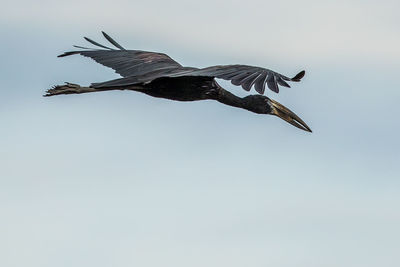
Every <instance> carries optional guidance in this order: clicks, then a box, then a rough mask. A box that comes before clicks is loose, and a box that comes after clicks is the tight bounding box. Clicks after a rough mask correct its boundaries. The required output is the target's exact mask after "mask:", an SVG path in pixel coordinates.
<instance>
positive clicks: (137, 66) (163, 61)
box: [58, 32, 182, 77]
mask: <svg viewBox="0 0 400 267" xmlns="http://www.w3.org/2000/svg"><path fill="white" fill-rule="evenodd" d="M102 33H103V35H104V37H105V38H106V39H107V40H108V41H109V42H110V43H111V44H112V45H113V46H115V47H116V48H117V49H114V48H110V47H107V46H105V45H102V44H99V43H97V42H95V41H93V40H91V39H89V38H87V37H85V40H86V41H88V42H90V43H92V44H93V45H96V46H98V47H101V48H103V49H90V48H86V47H81V46H75V47H77V48H81V49H83V50H80V51H71V52H65V53H64V54H61V55H59V56H58V57H65V56H70V55H75V54H80V55H82V56H85V57H90V58H92V59H93V60H95V61H96V62H98V63H100V64H102V65H104V66H106V67H109V68H112V69H113V70H115V72H116V73H118V74H120V75H121V76H123V77H129V76H142V75H147V74H148V73H150V72H158V73H160V74H161V73H163V72H168V71H170V70H171V69H177V68H181V67H182V66H181V65H180V64H179V63H178V62H176V61H175V60H173V59H172V58H170V57H169V56H167V55H166V54H162V53H154V52H147V51H140V50H125V49H124V48H123V47H122V46H121V45H120V44H118V43H117V42H116V41H115V40H114V39H112V38H111V37H110V36H108V35H107V34H106V33H105V32H102Z"/></svg>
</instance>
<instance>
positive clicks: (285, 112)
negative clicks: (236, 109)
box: [244, 95, 312, 132]
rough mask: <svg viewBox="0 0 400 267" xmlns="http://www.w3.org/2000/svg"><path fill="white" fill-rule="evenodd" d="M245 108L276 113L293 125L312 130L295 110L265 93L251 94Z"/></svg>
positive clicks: (264, 112)
mask: <svg viewBox="0 0 400 267" xmlns="http://www.w3.org/2000/svg"><path fill="white" fill-rule="evenodd" d="M244 102H245V108H246V109H247V110H249V111H252V112H255V113H258V114H271V115H275V116H277V117H279V118H281V119H283V120H285V121H287V122H288V123H290V124H292V125H293V126H295V127H297V128H299V129H302V130H304V131H307V132H312V131H311V129H310V127H308V125H307V124H306V123H305V122H304V121H303V120H302V119H300V118H299V116H297V115H296V114H295V113H294V112H292V111H290V110H289V109H288V108H287V107H285V106H284V105H282V104H280V103H278V102H276V101H274V100H272V99H269V98H268V97H266V96H263V95H249V96H246V97H245V98H244Z"/></svg>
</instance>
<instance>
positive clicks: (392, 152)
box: [0, 0, 400, 267]
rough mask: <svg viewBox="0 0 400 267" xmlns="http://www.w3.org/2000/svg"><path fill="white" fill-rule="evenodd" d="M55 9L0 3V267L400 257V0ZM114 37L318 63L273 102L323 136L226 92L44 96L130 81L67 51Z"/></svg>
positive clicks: (390, 262) (188, 55) (164, 47)
mask: <svg viewBox="0 0 400 267" xmlns="http://www.w3.org/2000/svg"><path fill="white" fill-rule="evenodd" d="M41 3H43V4H40V5H39V4H38V3H36V2H32V1H24V0H22V1H19V2H15V1H13V2H12V1H4V4H2V9H1V10H0V34H1V48H2V49H0V58H1V60H0V69H1V84H2V85H1V90H0V121H1V122H2V130H1V131H0V147H1V151H2V152H1V153H0V162H1V163H0V164H1V165H0V166H1V168H0V214H1V220H0V266H5V267H8V266H13V267H14V266H16V267H25V266H31V267H39V266H40V267H50V266H51V267H53V266H59V267H64V266H75V267H77V266H85V267H86V266H96V267H103V266H104V267H105V266H118V267H119V266H121V267H122V266H141V267H153V266H154V267H156V266H157V267H159V266H173V267H188V266H210V267H214V266H215V267H217V266H218V267H221V266H230V267H239V266H252V267H261V266H277V267H289V266H298V267H303V266H304V267H314V266H315V267H317V266H327V267H330V266H332V267H333V266H351V267H353V266H362V267H369V266H388V267H389V266H399V265H400V257H399V256H398V251H400V241H399V240H400V230H399V225H400V208H399V207H400V187H399V186H400V182H399V176H400V175H399V173H400V167H399V162H400V152H399V148H400V141H399V138H398V136H399V131H400V126H399V115H400V110H399V108H398V101H399V100H400V81H399V79H398V73H399V70H400V50H399V49H398V48H399V47H400V27H399V25H400V18H399V16H398V10H399V8H400V4H399V2H398V1H356V0H354V1H314V0H308V1H301V2H298V1H280V2H279V3H275V2H269V1H251V0H250V1H244V2H243V1H230V2H227V1H208V0H207V1H201V2H199V1H197V2H190V1H176V0H175V1H143V2H137V1H75V0H72V1H68V2H67V1H65V2H54V1H42V2H41ZM101 30H104V31H106V32H107V33H109V34H110V35H111V36H112V37H114V38H115V39H116V40H117V41H119V42H120V43H121V44H122V45H123V46H125V47H127V48H131V49H142V50H150V51H159V52H165V53H168V54H169V55H170V56H171V57H173V58H174V59H176V60H178V61H179V62H181V63H182V64H183V65H187V66H199V67H203V66H207V65H215V64H233V63H243V64H250V65H259V66H263V67H267V68H272V69H274V70H276V71H279V72H282V73H283V74H287V75H289V76H290V75H293V74H295V73H296V72H297V71H299V70H301V69H305V70H306V71H307V73H306V77H305V78H304V80H303V81H302V82H301V83H298V84H294V85H293V86H292V88H283V89H282V90H281V92H280V94H279V95H277V94H275V93H273V92H271V91H268V92H267V95H268V96H269V97H271V98H273V99H275V100H278V101H279V102H281V103H282V104H284V105H285V106H287V107H289V108H290V109H291V110H293V111H295V112H296V113H297V114H298V115H299V116H300V117H301V118H303V119H304V121H306V122H307V124H308V125H309V126H310V127H311V128H312V129H313V133H312V134H309V133H306V132H303V131H300V130H298V129H296V128H294V127H293V126H291V125H289V124H287V123H285V122H284V121H282V120H279V119H277V118H275V117H271V116H264V115H256V114H253V113H249V112H246V111H244V110H239V109H235V108H231V107H228V106H223V105H221V104H219V103H216V102H212V101H203V102H196V103H179V102H172V101H168V100H163V99H155V98H151V97H149V96H146V95H142V94H139V93H134V92H105V93H98V94H86V95H75V96H73V95H71V96H60V97H53V98H43V97H41V95H42V94H43V93H44V91H45V89H47V88H49V87H50V86H52V85H55V84H60V83H62V82H64V81H68V82H75V83H79V84H82V85H87V84H89V83H91V82H98V81H105V80H107V79H113V78H116V77H118V76H117V75H116V74H115V73H113V71H112V70H109V69H107V68H105V67H103V66H101V65H98V64H96V63H95V62H94V61H91V60H89V59H87V58H82V57H78V56H76V57H70V58H64V59H59V58H57V57H56V56H57V55H58V54H60V53H61V52H64V51H67V50H69V49H71V48H72V45H73V44H76V45H82V44H85V42H84V40H83V39H82V36H88V37H91V38H93V39H95V40H101V38H102V37H101V34H100V31H101ZM221 84H222V85H223V86H224V87H225V88H227V89H229V90H231V91H232V92H234V93H235V94H237V95H241V96H244V95H246V92H244V91H242V90H241V89H240V88H236V87H234V86H232V85H230V84H229V83H227V82H223V81H222V82H221ZM253 93H254V92H253Z"/></svg>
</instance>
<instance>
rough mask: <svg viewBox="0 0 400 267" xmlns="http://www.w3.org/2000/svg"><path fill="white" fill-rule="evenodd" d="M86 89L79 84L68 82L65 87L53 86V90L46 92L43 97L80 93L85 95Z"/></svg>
mask: <svg viewBox="0 0 400 267" xmlns="http://www.w3.org/2000/svg"><path fill="white" fill-rule="evenodd" d="M84 88H86V87H81V86H80V85H79V84H74V83H67V82H66V83H65V84H64V85H56V86H53V87H52V88H51V89H48V90H47V91H46V94H45V95H43V96H53V95H66V94H80V93H83V91H84V90H83V89H84ZM85 92H86V91H85Z"/></svg>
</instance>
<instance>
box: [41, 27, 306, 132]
mask: <svg viewBox="0 0 400 267" xmlns="http://www.w3.org/2000/svg"><path fill="white" fill-rule="evenodd" d="M103 35H104V36H105V38H106V39H107V40H108V41H109V42H110V43H111V44H113V45H114V46H115V47H117V48H118V49H117V50H116V49H112V48H109V47H106V46H104V45H101V44H99V43H97V42H95V41H92V40H91V39H88V38H86V37H85V39H86V40H87V41H89V42H90V43H92V44H94V45H96V46H99V47H102V48H104V49H89V48H85V47H78V48H81V49H84V50H79V51H72V52H66V53H64V54H62V55H60V56H59V57H64V56H69V55H73V54H81V55H83V56H86V57H90V58H92V59H94V60H95V61H96V62H98V63H100V64H102V65H105V66H107V67H110V68H112V69H114V70H115V71H116V72H117V73H118V74H120V75H121V76H122V78H119V79H115V80H111V81H106V82H102V83H93V84H91V85H90V87H81V86H79V85H76V84H71V83H66V84H65V85H58V86H55V87H53V88H52V89H49V90H48V91H47V94H46V95H45V96H52V95H59V94H79V93H88V92H97V91H108V90H133V91H138V92H142V93H144V94H147V95H150V96H153V97H159V98H166V99H170V100H176V101H198V100H207V99H209V100H217V101H218V102H220V103H223V104H226V105H230V106H234V107H238V108H243V109H246V110H249V111H252V112H254V113H258V114H272V115H276V116H279V117H280V118H282V119H284V120H286V121H287V122H289V123H291V124H292V125H294V126H296V127H298V128H300V129H302V130H306V131H310V132H311V129H310V128H309V127H308V126H307V125H306V124H305V123H304V122H303V121H302V120H301V119H300V118H299V117H298V116H297V115H295V114H294V113H293V112H291V111H290V110H289V109H287V108H286V107H284V106H282V105H281V104H279V103H278V102H276V101H274V100H272V99H269V98H268V97H266V96H263V95H262V94H263V93H264V91H265V88H266V86H267V87H268V88H269V89H271V90H272V91H274V92H276V93H277V92H279V87H278V85H281V86H285V87H290V86H289V85H288V84H287V83H286V81H294V82H296V81H300V79H301V78H302V77H303V76H304V71H302V72H300V73H299V74H297V75H296V76H294V77H293V78H288V77H286V76H284V75H281V74H279V73H276V72H274V71H271V70H268V69H264V68H260V67H253V66H247V65H225V66H212V67H207V68H202V69H199V68H193V67H183V66H181V65H180V64H179V63H177V62H176V61H174V60H173V59H171V58H170V57H169V56H167V55H165V54H162V53H154V52H147V51H140V50H125V49H124V48H123V47H122V46H121V45H119V44H118V43H117V42H115V41H114V40H113V39H112V38H111V37H109V36H108V35H107V34H105V33H104V32H103ZM215 78H221V79H225V80H230V81H231V82H232V84H234V85H241V86H242V88H243V89H244V90H246V91H249V90H250V89H251V88H252V87H253V86H254V87H255V89H256V91H257V92H258V93H259V94H261V95H249V96H246V97H243V98H241V97H238V96H235V95H233V94H231V93H230V92H228V91H227V90H225V89H224V88H222V87H221V86H220V85H219V84H218V83H217V81H216V80H215Z"/></svg>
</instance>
